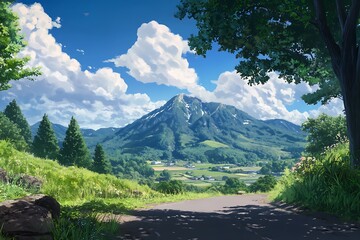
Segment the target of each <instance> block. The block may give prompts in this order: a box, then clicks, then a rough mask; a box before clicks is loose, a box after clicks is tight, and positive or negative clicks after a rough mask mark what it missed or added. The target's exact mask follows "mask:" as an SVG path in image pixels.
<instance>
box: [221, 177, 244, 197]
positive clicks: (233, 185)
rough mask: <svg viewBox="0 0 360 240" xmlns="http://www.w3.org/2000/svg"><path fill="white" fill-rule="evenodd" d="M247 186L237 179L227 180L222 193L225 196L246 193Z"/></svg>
mask: <svg viewBox="0 0 360 240" xmlns="http://www.w3.org/2000/svg"><path fill="white" fill-rule="evenodd" d="M246 190H247V186H246V184H245V183H244V182H243V181H240V180H239V179H237V178H228V179H226V181H225V185H224V186H223V189H222V192H223V193H225V194H236V193H238V191H246Z"/></svg>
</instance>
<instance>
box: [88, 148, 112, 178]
mask: <svg viewBox="0 0 360 240" xmlns="http://www.w3.org/2000/svg"><path fill="white" fill-rule="evenodd" d="M92 170H93V171H94V172H97V173H103V174H106V173H111V165H110V162H109V160H108V159H107V157H106V155H105V152H104V149H103V148H102V146H101V145H100V144H97V145H96V147H95V153H94V161H93V167H92Z"/></svg>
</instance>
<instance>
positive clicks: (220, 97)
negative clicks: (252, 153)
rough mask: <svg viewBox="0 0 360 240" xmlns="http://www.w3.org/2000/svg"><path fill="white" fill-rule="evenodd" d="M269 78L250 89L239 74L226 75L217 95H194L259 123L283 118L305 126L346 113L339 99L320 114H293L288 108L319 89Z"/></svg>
mask: <svg viewBox="0 0 360 240" xmlns="http://www.w3.org/2000/svg"><path fill="white" fill-rule="evenodd" d="M269 77H270V80H269V81H268V82H267V83H265V84H263V85H253V86H250V85H248V84H247V81H246V80H244V79H242V78H241V76H240V75H239V74H237V73H236V72H235V71H233V72H224V73H222V74H221V75H220V76H219V79H218V80H216V81H214V83H215V84H216V88H215V90H214V91H213V92H208V91H197V92H192V94H193V95H194V96H197V97H199V98H201V99H203V100H205V101H215V102H221V103H224V104H229V105H233V106H235V107H237V108H239V109H241V110H243V111H245V112H247V113H249V114H250V115H252V116H254V117H256V118H259V119H276V118H281V119H285V120H288V121H290V122H294V123H297V124H301V123H302V122H303V121H305V120H306V119H307V118H308V117H316V116H318V115H319V114H320V113H321V112H325V113H327V114H329V115H338V114H341V113H342V109H343V106H342V101H341V100H339V99H334V100H333V101H332V102H330V103H329V104H328V105H325V106H321V107H319V108H318V109H316V110H311V111H305V112H300V111H298V110H292V111H289V110H288V108H287V106H290V105H292V104H294V103H295V101H302V100H300V97H301V96H302V95H303V94H305V93H309V92H313V91H314V90H316V87H310V86H309V85H308V84H306V83H300V84H293V83H292V84H289V83H287V82H285V81H284V80H283V79H280V78H279V76H278V74H276V73H274V72H272V73H269Z"/></svg>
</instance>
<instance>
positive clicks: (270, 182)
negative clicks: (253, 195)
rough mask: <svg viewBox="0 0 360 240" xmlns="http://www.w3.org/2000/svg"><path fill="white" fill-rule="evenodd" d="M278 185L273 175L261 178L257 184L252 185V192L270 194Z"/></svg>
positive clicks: (250, 189)
mask: <svg viewBox="0 0 360 240" xmlns="http://www.w3.org/2000/svg"><path fill="white" fill-rule="evenodd" d="M275 185H276V179H275V177H274V176H272V175H265V176H263V177H259V178H258V179H257V180H256V182H254V183H253V184H251V185H250V187H249V191H250V192H269V191H270V190H271V189H273V188H274V187H275Z"/></svg>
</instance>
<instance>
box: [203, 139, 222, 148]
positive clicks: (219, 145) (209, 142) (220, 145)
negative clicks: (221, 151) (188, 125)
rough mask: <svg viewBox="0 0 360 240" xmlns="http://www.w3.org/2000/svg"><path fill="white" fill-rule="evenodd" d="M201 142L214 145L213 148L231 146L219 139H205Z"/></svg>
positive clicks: (210, 145)
mask: <svg viewBox="0 0 360 240" xmlns="http://www.w3.org/2000/svg"><path fill="white" fill-rule="evenodd" d="M200 144H204V145H206V146H209V147H212V148H228V147H229V146H228V145H226V144H223V143H220V142H217V141H213V140H205V141H203V142H201V143H200Z"/></svg>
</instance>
